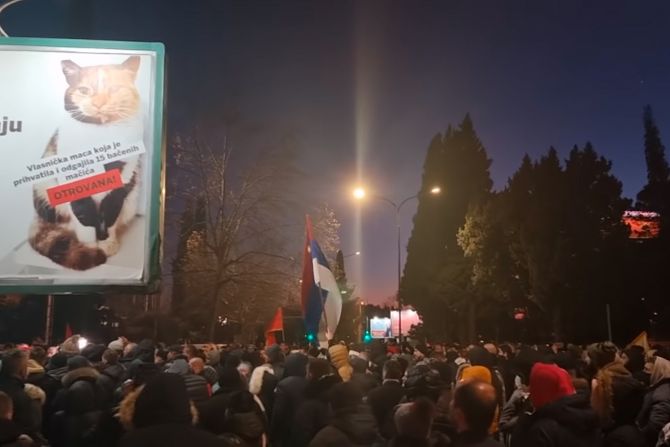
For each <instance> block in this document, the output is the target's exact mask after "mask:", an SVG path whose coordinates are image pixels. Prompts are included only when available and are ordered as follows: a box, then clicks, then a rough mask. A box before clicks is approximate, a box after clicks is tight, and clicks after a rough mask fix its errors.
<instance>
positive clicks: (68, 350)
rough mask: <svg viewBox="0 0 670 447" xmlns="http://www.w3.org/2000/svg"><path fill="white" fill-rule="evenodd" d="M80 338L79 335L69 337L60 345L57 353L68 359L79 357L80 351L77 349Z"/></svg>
mask: <svg viewBox="0 0 670 447" xmlns="http://www.w3.org/2000/svg"><path fill="white" fill-rule="evenodd" d="M80 338H81V335H79V334H75V335H73V336H71V337H69V338H68V339H67V340H65V341H64V342H63V343H62V344H61V345H60V349H59V350H58V352H62V353H63V354H65V355H66V356H68V357H72V356H73V355H79V353H80V349H79V339H80Z"/></svg>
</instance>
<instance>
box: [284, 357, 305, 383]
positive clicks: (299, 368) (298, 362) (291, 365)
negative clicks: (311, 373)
mask: <svg viewBox="0 0 670 447" xmlns="http://www.w3.org/2000/svg"><path fill="white" fill-rule="evenodd" d="M308 363H309V357H307V356H306V355H305V354H303V353H294V354H289V355H288V356H286V361H285V363H284V368H285V369H284V377H303V378H304V377H306V376H307V364H308Z"/></svg>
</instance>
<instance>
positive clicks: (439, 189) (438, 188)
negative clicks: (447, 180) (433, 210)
mask: <svg viewBox="0 0 670 447" xmlns="http://www.w3.org/2000/svg"><path fill="white" fill-rule="evenodd" d="M441 192H442V188H440V187H439V186H433V188H432V189H431V190H430V193H431V194H439V193H441Z"/></svg>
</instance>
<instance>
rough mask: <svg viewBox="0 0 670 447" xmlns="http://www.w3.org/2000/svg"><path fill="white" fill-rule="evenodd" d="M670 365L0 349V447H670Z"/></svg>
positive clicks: (540, 356)
mask: <svg viewBox="0 0 670 447" xmlns="http://www.w3.org/2000/svg"><path fill="white" fill-rule="evenodd" d="M668 354H670V353H669V352H666V351H665V350H664V349H663V348H660V347H659V348H658V349H652V350H645V349H644V348H642V347H638V346H631V347H628V348H627V349H625V350H620V349H619V348H617V346H615V345H614V344H613V343H611V342H603V343H597V344H593V345H590V346H588V347H579V346H571V345H569V346H564V345H559V344H554V345H551V346H539V347H538V346H524V345H514V344H503V345H500V346H498V345H496V344H493V343H488V344H481V345H471V346H467V347H461V346H458V345H441V344H436V345H432V346H426V345H415V346H412V345H410V344H403V345H402V346H400V345H398V344H396V343H395V342H389V343H382V342H373V343H371V344H368V345H362V346H353V345H350V346H347V345H346V344H344V343H335V344H332V345H331V346H330V347H329V348H328V349H325V348H318V347H316V346H305V347H298V346H289V345H286V344H281V345H272V346H268V347H265V348H264V349H257V348H256V347H254V346H226V347H217V346H214V345H208V346H204V347H203V346H201V347H200V348H198V347H196V346H194V345H188V344H187V345H177V346H165V345H162V344H157V343H154V342H153V341H152V340H143V341H141V342H139V343H137V344H135V343H132V342H130V341H128V340H127V339H125V338H119V339H118V340H114V341H112V342H111V343H109V344H108V345H98V344H89V345H87V346H82V345H81V343H79V336H73V337H71V338H70V339H68V340H66V341H65V342H64V343H63V344H62V345H60V346H59V348H58V349H57V351H56V352H51V350H48V349H46V348H45V347H44V346H40V345H39V344H33V345H32V346H27V345H20V346H6V347H5V348H4V350H3V352H2V356H1V365H0V446H21V447H30V446H47V445H48V446H53V447H94V446H95V447H117V446H120V447H153V446H161V447H170V446H175V447H182V446H193V447H195V446H203V447H209V446H212V447H214V446H222V447H223V446H240V447H329V446H333V447H334V446H338V447H359V446H361V447H363V446H368V447H405V446H407V447H423V446H434V447H452V446H461V447H465V446H479V447H494V446H511V447H531V446H534V447H536V446H555V447H581V446H585V447H586V446H589V447H592V446H603V447H619V446H621V447H623V446H627V447H638V446H639V447H662V446H670V355H668Z"/></svg>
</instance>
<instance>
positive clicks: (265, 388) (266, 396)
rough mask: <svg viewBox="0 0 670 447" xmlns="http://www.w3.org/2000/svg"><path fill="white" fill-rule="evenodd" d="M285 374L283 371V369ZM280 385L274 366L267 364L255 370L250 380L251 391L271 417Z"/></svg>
mask: <svg viewBox="0 0 670 447" xmlns="http://www.w3.org/2000/svg"><path fill="white" fill-rule="evenodd" d="M282 374H283V369H282ZM278 383H279V379H278V377H277V376H276V375H275V370H274V369H273V367H272V365H269V364H265V365H261V366H259V367H257V368H255V369H254V371H253V372H252V373H251V378H250V379H249V391H250V392H251V394H253V395H254V396H256V397H257V399H258V401H260V403H261V405H262V406H263V411H264V412H265V414H266V415H267V416H268V418H269V417H271V415H272V406H273V405H274V399H275V388H277V384H278Z"/></svg>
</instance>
